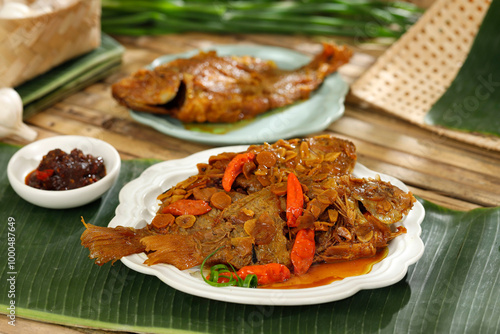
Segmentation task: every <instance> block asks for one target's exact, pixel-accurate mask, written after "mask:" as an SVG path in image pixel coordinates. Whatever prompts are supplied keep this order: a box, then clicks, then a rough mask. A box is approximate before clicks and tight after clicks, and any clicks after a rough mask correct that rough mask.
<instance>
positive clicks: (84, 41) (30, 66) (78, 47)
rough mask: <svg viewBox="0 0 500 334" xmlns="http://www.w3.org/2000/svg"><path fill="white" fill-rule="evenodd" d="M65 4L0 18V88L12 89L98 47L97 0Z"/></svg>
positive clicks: (98, 2) (99, 13)
mask: <svg viewBox="0 0 500 334" xmlns="http://www.w3.org/2000/svg"><path fill="white" fill-rule="evenodd" d="M51 1H52V2H53V3H54V5H57V4H61V3H63V2H61V1H58V0H51ZM49 2H50V1H49ZM64 3H65V4H64V5H63V6H60V7H59V8H56V6H54V7H55V9H54V10H53V11H50V12H48V13H41V14H38V15H36V14H35V15H33V16H29V17H25V18H20V19H0V45H1V48H0V87H15V86H17V85H19V84H21V83H23V82H25V81H27V80H29V79H32V78H34V77H36V76H38V75H40V74H42V73H44V72H46V71H48V70H50V69H51V68H53V67H55V66H57V65H59V64H61V63H63V62H65V61H66V60H69V59H71V58H74V57H76V56H78V55H81V54H83V53H86V52H89V51H91V50H93V49H95V48H97V47H98V46H99V44H100V41H101V27H100V16H101V2H100V0H70V1H66V2H64Z"/></svg>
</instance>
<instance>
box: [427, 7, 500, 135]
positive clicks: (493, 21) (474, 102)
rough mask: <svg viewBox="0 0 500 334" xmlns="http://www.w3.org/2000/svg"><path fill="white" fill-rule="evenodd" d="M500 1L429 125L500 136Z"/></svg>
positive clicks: (430, 116) (430, 114)
mask: <svg viewBox="0 0 500 334" xmlns="http://www.w3.org/2000/svg"><path fill="white" fill-rule="evenodd" d="M499 17H500V0H493V2H492V3H491V5H490V8H489V10H488V12H487V13H486V16H485V18H484V20H483V22H482V24H481V27H480V29H479V32H478V34H477V36H476V38H475V40H474V43H473V45H472V47H471V50H470V52H469V55H468V56H467V59H466V61H465V62H464V64H463V66H462V68H461V69H460V71H459V73H458V74H457V76H456V77H455V79H454V80H453V82H452V83H451V85H450V87H449V88H448V89H447V90H446V92H445V93H444V94H443V95H442V96H441V97H440V99H439V100H438V101H437V102H436V103H435V104H434V105H433V106H432V108H431V110H430V111H429V112H428V113H427V114H426V116H425V122H426V123H428V124H432V125H440V126H443V127H446V128H450V129H455V130H462V131H465V132H478V133H483V134H489V135H495V136H500V62H499V57H500V33H499V32H500V21H499V20H498V18H499Z"/></svg>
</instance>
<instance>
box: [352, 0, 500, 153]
mask: <svg viewBox="0 0 500 334" xmlns="http://www.w3.org/2000/svg"><path fill="white" fill-rule="evenodd" d="M490 3H491V0H438V1H436V2H435V3H434V4H433V5H432V6H431V7H430V8H429V9H428V10H427V11H426V12H425V14H424V15H423V16H422V17H421V18H420V20H419V21H418V22H417V23H416V24H415V25H414V26H412V27H411V28H410V29H409V30H408V32H407V33H406V34H405V35H403V36H402V37H401V38H400V39H399V40H398V41H397V42H396V43H394V44H393V45H392V46H391V47H390V48H389V49H388V50H387V51H386V52H385V53H384V54H383V55H382V56H381V57H380V58H378V59H377V61H376V62H375V64H374V65H373V66H372V67H370V68H369V69H368V71H366V72H365V73H364V74H363V75H362V76H361V77H360V78H359V79H358V80H357V81H356V82H354V84H353V85H352V86H351V92H352V94H353V95H354V96H356V97H357V98H360V99H362V100H364V101H366V102H368V103H370V104H371V105H373V106H375V107H377V108H380V109H382V110H384V111H386V112H388V113H391V114H393V115H395V116H397V117H400V118H402V119H405V120H407V121H410V122H412V123H414V124H417V125H419V126H421V127H424V128H427V129H430V130H431V131H434V132H437V133H439V134H441V135H445V136H447V137H450V138H453V139H457V140H460V141H463V142H467V143H469V144H473V145H478V146H481V147H484V148H488V149H492V150H499V151H500V138H498V137H495V136H486V135H482V134H475V133H466V132H461V131H456V130H449V129H445V128H442V127H439V126H433V125H429V124H426V123H425V122H424V117H425V115H426V113H427V112H428V111H429V110H430V109H431V107H432V106H433V105H434V103H435V102H436V101H437V100H438V99H439V98H440V97H441V95H442V94H443V93H444V92H445V91H446V89H447V88H448V87H449V86H450V84H451V83H452V81H453V80H454V79H455V77H456V75H457V73H458V71H459V70H460V68H461V66H462V64H463V62H464V61H465V59H466V58H467V55H468V53H469V50H470V48H471V46H472V43H473V42H474V38H475V36H476V34H477V32H478V30H479V27H480V26H481V22H482V21H483V18H484V16H485V14H486V12H487V11H488V8H489V6H490Z"/></svg>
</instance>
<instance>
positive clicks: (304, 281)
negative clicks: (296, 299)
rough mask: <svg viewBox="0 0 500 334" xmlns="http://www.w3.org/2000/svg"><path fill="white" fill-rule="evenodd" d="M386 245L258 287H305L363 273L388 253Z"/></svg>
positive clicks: (325, 283) (318, 265)
mask: <svg viewBox="0 0 500 334" xmlns="http://www.w3.org/2000/svg"><path fill="white" fill-rule="evenodd" d="M388 252H389V251H388V249H387V247H386V248H384V249H383V250H382V251H379V252H377V253H376V254H375V256H373V257H369V258H362V259H357V260H352V261H342V262H336V263H323V264H317V265H313V266H311V268H309V270H308V272H307V273H306V274H304V275H302V276H292V278H290V279H289V280H288V281H286V282H282V283H273V284H268V285H265V286H259V288H260V289H305V288H313V287H317V286H322V285H327V284H330V283H332V282H334V281H339V280H342V279H344V278H346V277H350V276H359V275H364V274H367V273H369V272H370V270H371V269H372V266H373V265H374V264H376V263H378V262H380V261H382V260H383V259H384V258H385V257H386V256H387V253H388Z"/></svg>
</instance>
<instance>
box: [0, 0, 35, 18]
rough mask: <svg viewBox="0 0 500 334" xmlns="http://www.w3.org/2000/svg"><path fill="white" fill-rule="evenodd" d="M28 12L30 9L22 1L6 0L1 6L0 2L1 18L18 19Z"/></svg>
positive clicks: (29, 12) (27, 14)
mask: <svg viewBox="0 0 500 334" xmlns="http://www.w3.org/2000/svg"><path fill="white" fill-rule="evenodd" d="M30 14H31V9H30V8H29V7H28V6H27V5H26V4H24V3H22V2H16V1H7V2H5V3H4V4H3V6H1V4H0V18H2V19H19V18H23V17H27V16H29V15H30Z"/></svg>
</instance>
